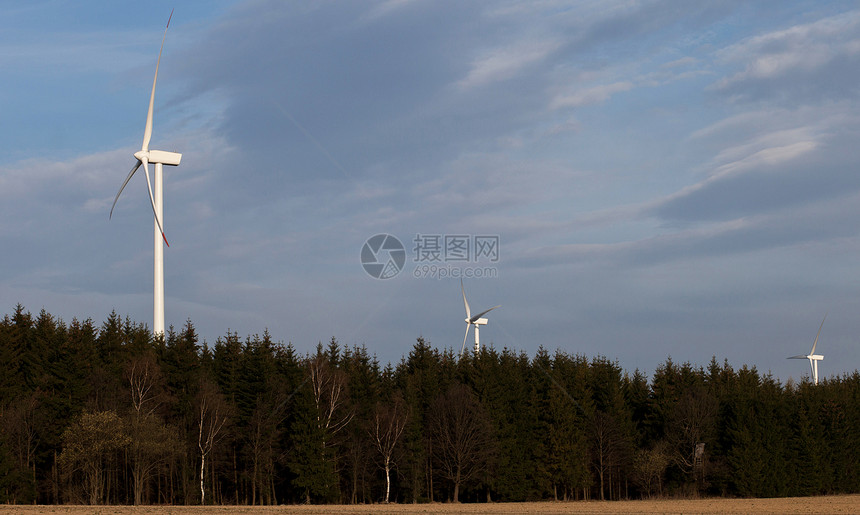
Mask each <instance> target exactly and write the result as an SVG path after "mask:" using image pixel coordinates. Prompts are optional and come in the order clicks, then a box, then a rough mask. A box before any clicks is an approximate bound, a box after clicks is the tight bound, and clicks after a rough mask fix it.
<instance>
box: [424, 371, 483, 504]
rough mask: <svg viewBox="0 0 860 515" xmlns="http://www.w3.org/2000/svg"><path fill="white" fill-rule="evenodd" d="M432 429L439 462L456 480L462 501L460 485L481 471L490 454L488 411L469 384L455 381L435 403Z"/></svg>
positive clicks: (455, 494) (456, 495)
mask: <svg viewBox="0 0 860 515" xmlns="http://www.w3.org/2000/svg"><path fill="white" fill-rule="evenodd" d="M429 430H430V436H431V439H432V441H433V454H434V456H435V458H436V462H437V463H439V464H440V466H441V469H442V473H443V474H444V476H445V477H446V478H447V479H449V480H450V481H451V482H452V483H453V484H454V502H460V486H461V485H462V484H463V483H465V482H467V481H469V480H471V479H472V478H474V477H475V476H476V475H477V474H478V473H480V471H481V470H482V468H483V467H484V465H485V464H486V463H487V462H488V461H489V458H490V454H491V449H492V446H491V445H490V438H491V435H492V433H491V431H490V424H489V422H488V419H487V415H486V413H485V412H484V409H483V407H482V406H481V404H480V403H479V402H478V400H477V399H476V398H475V396H474V395H473V394H472V392H471V390H469V388H468V387H467V386H465V385H462V384H454V385H452V386H451V387H450V388H448V391H447V392H445V393H444V394H442V395H441V396H439V397H438V398H437V399H436V401H435V402H434V403H433V406H432V408H431V413H430V420H429Z"/></svg>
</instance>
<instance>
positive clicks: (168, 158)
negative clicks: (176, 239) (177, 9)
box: [108, 11, 182, 335]
mask: <svg viewBox="0 0 860 515" xmlns="http://www.w3.org/2000/svg"><path fill="white" fill-rule="evenodd" d="M172 18H173V11H170V17H168V18H167V26H166V27H164V35H163V36H161V48H160V49H159V50H158V60H157V61H156V62H155V77H154V78H153V79H152V93H150V95H149V110H148V111H147V113H146V126H145V127H144V129H143V145H141V147H140V151H138V152H135V153H134V157H135V158H136V159H137V163H135V165H134V166H133V167H132V169H131V171H130V172H129V173H128V177H126V178H125V181H124V182H123V183H122V186H120V188H119V191H118V192H117V194H116V197H115V198H114V199H113V205H112V206H111V208H110V215H109V216H108V218H111V217H113V209H114V207H116V202H117V200H119V196H120V194H122V190H123V189H125V186H126V184H128V181H130V180H131V178H132V176H133V175H134V173H135V172H137V170H138V169H139V168H140V167H141V165H143V171H144V173H145V174H146V188H147V190H149V202H150V204H151V205H152V213H153V215H155V224H154V225H155V242H154V251H153V261H154V266H153V276H154V277H153V283H154V286H153V297H154V298H153V322H152V329H153V332H154V333H155V334H156V335H157V334H159V333H160V334H164V246H163V245H162V240H164V243H165V244H166V245H167V246H168V247H169V246H170V244H169V243H167V237H166V236H165V235H164V228H163V225H162V223H161V221H162V220H163V219H164V217H163V213H162V206H163V205H162V190H163V186H162V165H170V166H178V165H179V161H180V160H181V159H182V154H178V153H176V152H167V151H164V150H150V149H149V140H150V139H151V138H152V108H153V105H154V104H155V83H156V82H157V81H158V66H159V65H160V64H161V51H162V50H164V40H165V38H166V37H167V28H168V27H170V20H171V19H172ZM149 163H153V164H155V180H154V181H153V182H154V185H155V194H154V195H153V192H152V190H153V186H152V185H150V180H149Z"/></svg>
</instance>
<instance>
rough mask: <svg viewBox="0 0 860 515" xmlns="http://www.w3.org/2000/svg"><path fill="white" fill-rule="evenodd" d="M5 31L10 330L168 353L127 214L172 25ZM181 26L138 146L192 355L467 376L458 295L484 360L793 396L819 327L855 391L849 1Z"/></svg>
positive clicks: (25, 11) (511, 4)
mask: <svg viewBox="0 0 860 515" xmlns="http://www.w3.org/2000/svg"><path fill="white" fill-rule="evenodd" d="M2 4H4V5H3V12H4V16H3V17H2V18H0V68H2V70H3V78H4V80H3V85H2V87H0V113H2V114H0V141H2V144H0V147H2V149H3V152H2V153H0V242H2V248H3V252H0V313H12V312H13V311H14V309H15V306H16V305H17V304H19V303H20V304H22V305H23V306H24V307H25V308H26V309H27V310H28V311H30V312H32V313H33V314H37V313H38V312H39V311H41V310H42V309H45V310H46V311H47V312H48V313H50V314H52V315H55V316H57V317H59V318H61V319H63V320H64V321H65V322H67V323H68V322H70V321H71V320H72V319H73V318H77V319H79V320H83V319H86V318H92V319H93V321H94V322H95V323H96V324H97V325H101V323H102V322H104V320H105V319H106V318H107V317H108V315H109V314H110V313H111V311H114V310H115V311H116V312H117V313H118V314H119V315H120V316H122V317H126V316H128V317H130V318H131V319H132V320H134V321H138V322H143V323H146V324H147V325H148V326H150V327H151V324H152V280H153V278H152V274H153V272H152V266H153V265H152V253H153V216H152V211H151V207H150V206H149V198H148V194H147V193H146V184H145V183H146V181H145V178H144V176H143V174H142V173H138V174H137V175H135V176H134V178H133V179H132V181H131V182H130V183H129V185H128V186H127V187H126V189H125V190H124V192H123V194H122V196H121V197H120V198H119V201H118V202H117V205H116V208H115V210H114V213H113V216H112V217H111V218H109V216H108V214H109V212H110V209H111V205H112V203H113V201H114V197H115V195H116V194H117V191H118V190H119V187H120V185H121V184H122V181H123V180H124V179H125V177H126V175H127V174H128V172H129V170H130V169H131V167H132V166H133V165H134V163H135V158H134V157H133V156H132V154H133V153H134V152H135V151H137V150H138V149H139V148H140V147H139V145H140V142H141V138H142V133H143V128H144V124H145V120H146V110H147V106H148V101H149V95H150V89H151V87H152V77H153V73H154V71H155V63H156V58H157V56H158V49H159V45H160V44H161V38H162V35H163V33H164V28H165V24H166V22H167V19H168V16H169V15H170V12H171V9H173V7H174V5H173V4H171V3H168V2H164V1H160V0H157V1H153V2H147V3H146V5H145V6H142V5H140V4H139V3H138V4H132V3H127V2H106V1H105V2H96V1H89V2H74V3H72V2H58V1H54V0H51V1H41V0H34V1H32V2H27V3H24V4H19V3H9V4H6V2H2ZM175 7H176V9H175V12H174V13H173V17H172V20H171V22H170V27H169V29H168V31H167V36H166V41H165V44H164V51H163V55H162V58H161V65H160V69H159V76H158V87H157V90H156V96H155V106H154V129H153V136H152V142H151V145H150V147H151V148H155V149H160V150H169V151H177V152H181V153H182V156H183V157H182V162H181V164H180V166H178V167H165V186H164V192H165V193H164V219H163V220H162V221H163V224H164V229H165V233H166V236H167V238H168V240H169V241H170V244H171V246H170V247H169V248H166V249H165V258H164V260H165V292H166V310H165V318H166V322H167V324H168V325H173V326H175V327H176V328H181V327H182V326H184V325H185V323H186V321H187V320H190V321H191V322H192V323H193V324H194V326H195V328H196V329H197V331H198V333H199V335H200V337H201V343H202V341H203V340H205V341H206V343H207V344H208V345H209V346H212V345H214V344H215V342H216V341H217V339H218V338H223V337H224V336H225V335H227V334H229V333H232V332H235V333H237V334H238V335H239V336H240V337H242V338H245V337H246V336H248V335H254V334H262V333H263V331H265V330H268V331H269V333H270V334H271V336H272V337H273V338H274V339H275V340H276V341H280V342H283V343H285V344H286V343H291V344H292V345H293V346H294V347H295V348H296V350H297V351H298V352H299V353H301V354H305V353H309V352H313V350H314V349H315V347H316V345H317V344H318V343H319V342H323V343H327V342H328V341H329V340H330V339H331V338H332V337H334V338H336V339H337V340H338V341H339V342H340V343H341V344H342V345H346V346H350V347H352V346H366V348H367V350H368V352H369V353H370V354H372V355H375V356H376V357H377V358H378V359H379V360H380V362H381V363H382V364H385V363H389V362H390V363H392V364H396V363H397V362H399V361H400V360H401V359H402V358H403V357H404V356H406V355H408V353H409V351H410V350H411V349H412V347H413V345H414V343H415V341H416V338H418V337H423V338H424V339H425V340H426V341H428V342H429V343H430V344H431V345H433V346H435V347H437V348H440V349H441V348H450V349H453V350H454V351H455V352H459V351H460V348H461V345H462V342H463V337H464V331H465V328H466V324H465V321H464V316H465V310H464V306H463V302H462V295H461V290H460V278H461V277H464V278H465V279H464V285H465V288H466V293H467V296H468V299H469V304H470V306H471V307H472V313H473V314H474V313H476V312H478V311H483V310H484V309H487V308H490V307H492V306H495V305H501V307H500V308H498V309H496V310H494V311H492V312H491V313H489V314H488V315H487V317H488V318H489V324H488V325H486V326H482V327H481V332H480V336H481V343H482V344H483V345H492V346H493V347H494V348H496V349H497V350H502V349H504V348H509V349H513V350H516V351H517V352H520V351H522V352H526V353H527V354H528V355H530V356H534V354H535V353H536V352H537V351H538V349H539V348H540V347H543V348H544V349H546V350H548V351H549V352H550V353H552V352H555V351H556V350H561V351H563V352H566V353H568V354H571V355H584V356H587V357H588V358H593V357H595V356H603V357H606V358H609V359H610V360H613V361H617V362H618V364H619V365H620V366H621V367H622V368H623V369H624V370H626V371H629V372H632V371H633V370H635V369H639V370H640V371H643V372H645V373H646V374H650V373H653V371H654V370H655V368H656V367H658V366H659V365H661V364H662V363H664V362H665V361H666V359H667V358H670V357H671V359H672V360H673V361H674V362H676V363H682V362H690V363H692V364H693V365H695V366H707V364H708V362H709V361H710V360H711V358H712V357H716V359H717V360H718V361H719V362H721V363H722V362H723V361H724V360H727V361H728V363H729V364H730V365H731V366H733V367H735V368H740V367H742V366H744V365H747V366H750V367H752V366H754V367H756V368H757V369H758V370H759V371H760V372H763V373H768V372H770V373H772V374H773V375H774V376H775V377H776V378H778V379H779V380H781V381H787V380H789V378H791V379H793V380H795V381H797V380H800V379H801V378H802V377H804V376H807V377H808V376H809V374H810V372H809V365H808V363H807V362H806V361H800V360H787V359H786V358H787V357H788V356H792V355H797V354H806V353H808V352H809V351H810V349H811V347H812V342H813V340H814V338H815V335H816V333H817V331H818V329H819V325H820V324H821V321H822V319H823V318H824V316H825V315H826V316H827V318H826V322H825V323H824V326H823V328H822V330H821V334H820V339H819V342H818V347H817V349H816V352H817V353H819V354H823V355H824V356H825V359H824V361H823V362H822V363H821V365H820V374H821V376H822V377H832V376H840V375H842V374H846V373H852V372H854V371H855V370H857V369H858V366H859V365H860V316H858V315H860V268H858V265H860V263H858V257H860V174H858V162H860V152H858V150H857V142H858V141H860V140H858V135H860V134H858V133H860V101H859V100H860V86H858V84H860V7H858V5H857V3H856V2H841V1H831V2H820V1H808V2H807V1H791V0H778V1H761V2H747V1H737V2H735V1H729V0H726V1H718V2H690V1H687V0H678V1H658V0H652V1H648V0H639V1H633V0H595V1H588V0H581V1H575V2H564V1H554V0H543V1H542V0H524V1H494V2H489V1H488V2H477V1H476V2H460V1H450V2H449V1H422V0H381V1H355V2H335V1H321V0H316V1H298V0H296V1H280V0H277V1H276V0H272V1H266V0H244V1H240V0H216V1H213V0H206V1H187V2H183V3H181V4H177V5H175ZM378 234H383V235H384V234H388V235H391V236H393V238H392V239H390V240H389V241H390V242H391V243H394V242H400V244H401V245H402V247H403V252H402V253H400V254H399V257H400V258H402V260H401V261H400V262H398V261H397V259H394V260H393V261H392V264H393V266H394V268H391V266H389V267H388V268H387V269H386V270H387V271H388V272H386V275H393V276H392V277H388V278H384V279H380V278H376V277H373V276H372V275H371V274H370V273H368V271H367V270H366V269H365V268H368V269H369V270H371V272H372V273H376V275H379V274H378V268H374V267H372V266H368V267H365V266H364V265H373V264H383V263H387V262H388V260H389V259H390V258H396V257H397V256H398V254H397V253H396V252H392V251H391V250H389V249H384V248H382V249H380V248H378V247H376V246H374V245H373V244H371V245H370V246H369V247H368V249H369V251H367V249H366V251H365V252H364V253H363V252H362V249H363V247H364V245H365V243H366V242H368V241H369V240H370V241H379V240H380V238H377V239H376V240H373V239H372V237H373V236H375V235H378ZM394 238H396V240H395V239H394ZM383 239H384V238H383ZM434 245H438V247H436V246H434ZM463 245H466V247H464V246H463ZM466 249H468V253H466ZM476 250H477V251H476ZM472 338H473V337H472V336H471V333H470V336H469V343H467V348H468V347H469V346H470V345H471V341H472Z"/></svg>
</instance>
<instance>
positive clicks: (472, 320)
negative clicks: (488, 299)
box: [460, 279, 499, 356]
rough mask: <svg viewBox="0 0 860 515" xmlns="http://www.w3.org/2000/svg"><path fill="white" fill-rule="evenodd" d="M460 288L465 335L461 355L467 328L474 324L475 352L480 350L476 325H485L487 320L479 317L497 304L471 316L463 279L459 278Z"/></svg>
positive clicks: (466, 336)
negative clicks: (463, 307) (464, 311)
mask: <svg viewBox="0 0 860 515" xmlns="http://www.w3.org/2000/svg"><path fill="white" fill-rule="evenodd" d="M460 290H461V291H462V292H463V305H465V306H466V335H465V336H463V347H462V348H461V349H460V356H462V355H463V352H464V351H465V350H466V339H467V338H468V337H469V328H470V327H472V326H475V354H477V353H478V351H480V350H481V340H480V336H479V333H478V327H479V326H482V325H487V322H488V320H487V319H486V318H481V317H483V316H484V315H486V314H487V313H489V312H490V311H492V310H494V309H496V308H497V307H499V306H493V307H491V308H490V309H488V310H486V311H482V312H480V313H478V314H477V315H475V316H472V311H471V310H470V309H469V301H467V300H466V289H465V288H464V287H463V280H462V279H460Z"/></svg>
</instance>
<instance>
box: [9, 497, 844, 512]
mask: <svg viewBox="0 0 860 515" xmlns="http://www.w3.org/2000/svg"><path fill="white" fill-rule="evenodd" d="M13 513H14V514H22V515H46V514H57V515H84V514H87V515H89V514H97V515H168V514H169V515H203V514H216V515H217V514H223V515H228V514H240V515H274V514H278V515H281V514H283V515H292V514H299V515H301V514H322V513H343V514H351V513H355V514H371V513H372V514H376V513H391V514H424V513H426V514H433V513H474V514H483V513H488V514H493V513H499V514H506V513H510V514H514V513H535V514H556V513H558V514H566V513H573V514H575V513H714V514H716V513H756V514H758V513H774V514H776V513H780V514H781V513H785V514H790V513H860V495H834V496H826V497H787V498H780V499H696V500H688V499H685V500H670V499H661V500H654V501H616V502H600V501H588V502H538V503H495V504H458V505H454V504H389V505H382V504H376V505H358V506H333V505H326V506H278V507H254V506H212V507H207V508H200V507H198V506H140V507H134V506H0V514H4V515H5V514H13Z"/></svg>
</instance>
